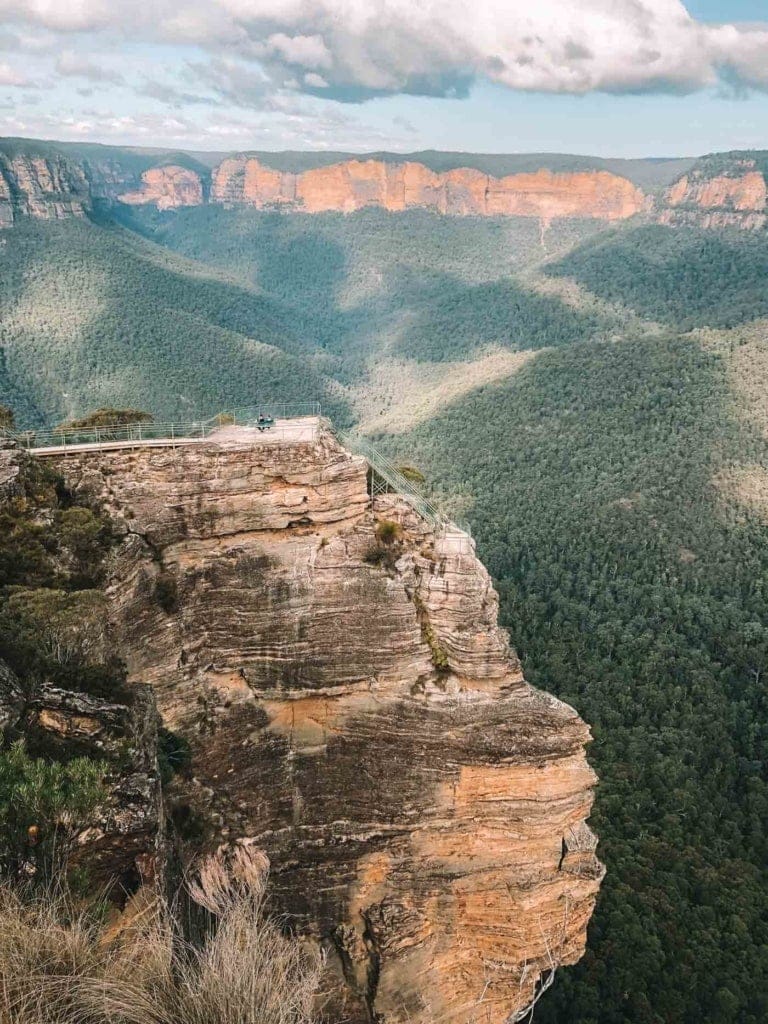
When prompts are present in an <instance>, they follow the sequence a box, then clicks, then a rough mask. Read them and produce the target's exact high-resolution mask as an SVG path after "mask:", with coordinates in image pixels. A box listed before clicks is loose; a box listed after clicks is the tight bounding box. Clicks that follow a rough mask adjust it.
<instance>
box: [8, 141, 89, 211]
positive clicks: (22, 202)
mask: <svg viewBox="0 0 768 1024" xmlns="http://www.w3.org/2000/svg"><path fill="white" fill-rule="evenodd" d="M90 207H91V198H90V189H89V184H88V180H87V178H86V176H85V173H84V171H83V169H82V167H81V166H79V165H78V164H77V163H75V162H72V161H69V160H66V159H65V158H64V157H62V156H49V157H42V156H27V155H23V154H19V155H15V156H7V155H5V154H4V153H2V152H0V227H10V226H11V225H12V224H13V223H14V221H15V220H16V219H17V218H18V217H20V216H28V217H35V218H37V219H40V220H59V219H61V218H63V217H83V216H84V215H85V214H86V212H87V211H88V210H89V209H90Z"/></svg>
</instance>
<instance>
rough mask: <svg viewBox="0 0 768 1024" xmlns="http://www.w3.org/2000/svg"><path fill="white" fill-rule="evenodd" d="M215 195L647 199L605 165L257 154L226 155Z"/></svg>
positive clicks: (488, 209)
mask: <svg viewBox="0 0 768 1024" xmlns="http://www.w3.org/2000/svg"><path fill="white" fill-rule="evenodd" d="M211 201H212V202H218V203H247V204H249V205H251V206H255V207H257V208H259V209H263V208H264V207H271V206H280V207H283V208H286V209H298V210H303V211H305V212H307V213H321V212H324V211H329V210H334V211H340V212H344V213H350V212H352V211H354V210H359V209H362V208H363V207H366V206H380V207H383V208H384V209H385V210H392V211H397V210H406V209H409V208H411V207H426V208H431V209H435V210H437V211H438V212H439V213H444V214H450V215H466V214H473V215H475V216H494V215H501V216H519V217H538V218H540V219H541V220H543V221H550V220H552V219H554V218H556V217H597V218H600V219H603V220H621V219H624V218H626V217H631V216H632V215H633V214H636V213H638V212H639V211H640V210H642V209H643V208H644V204H645V197H644V196H643V193H642V192H641V191H640V189H639V188H637V187H636V186H634V185H633V184H632V183H631V182H630V181H628V180H627V179H626V178H622V177H620V176H619V175H616V174H610V173H609V172H607V171H586V172H577V173H570V174H556V173H553V172H552V171H548V170H546V169H542V170H540V171H537V172H536V173H533V174H511V175H508V176H506V177H504V178H494V177H492V176H491V175H488V174H483V173H482V172H481V171H477V170H473V169H471V168H459V169H457V170H452V171H446V172H445V173H436V172H434V171H431V170H430V169H429V168H428V167H425V166H424V165H423V164H419V163H413V162H406V163H385V162H383V161H381V160H365V161H360V160H347V161H345V162H343V163H338V164H332V165H331V166H329V167H318V168H314V169H312V170H308V171H304V172H303V173H301V174H293V173H290V172H283V171H275V170H272V169H270V168H268V167H265V166H264V165H263V164H262V163H260V162H259V160H257V159H256V158H255V157H245V156H240V157H232V158H229V159H227V160H224V161H223V162H222V163H221V164H219V166H218V167H217V168H216V170H215V171H214V173H213V181H212V187H211Z"/></svg>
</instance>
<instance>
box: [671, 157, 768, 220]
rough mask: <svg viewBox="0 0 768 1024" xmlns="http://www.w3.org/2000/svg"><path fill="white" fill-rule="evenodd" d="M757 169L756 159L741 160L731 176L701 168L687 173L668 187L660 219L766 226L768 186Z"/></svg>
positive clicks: (732, 170)
mask: <svg viewBox="0 0 768 1024" xmlns="http://www.w3.org/2000/svg"><path fill="white" fill-rule="evenodd" d="M754 168H755V165H754V161H741V163H740V166H735V167H733V168H732V169H731V171H730V173H729V174H728V175H725V174H720V175H716V176H707V175H706V174H705V173H703V172H702V171H701V170H698V171H697V170H694V171H692V172H691V173H690V174H686V175H684V176H683V177H682V178H680V179H679V180H678V181H676V182H675V183H674V184H673V185H672V186H671V187H670V188H668V189H667V191H666V193H665V195H664V199H663V201H662V203H661V209H660V211H659V221H660V222H661V223H662V224H693V225H697V226H699V227H705V228H709V227H739V228H746V229H754V228H762V227H764V226H765V222H766V212H765V211H766V200H768V189H767V188H766V183H765V178H764V177H763V174H762V173H761V172H760V171H758V170H756V169H754Z"/></svg>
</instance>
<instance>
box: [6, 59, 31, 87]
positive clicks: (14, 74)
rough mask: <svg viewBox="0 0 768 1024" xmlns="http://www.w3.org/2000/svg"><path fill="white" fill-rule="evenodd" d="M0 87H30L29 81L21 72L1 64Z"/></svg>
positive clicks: (8, 65)
mask: <svg viewBox="0 0 768 1024" xmlns="http://www.w3.org/2000/svg"><path fill="white" fill-rule="evenodd" d="M0 85H6V86H7V85H12V86H21V85H26V86H29V85H30V82H29V80H28V79H27V78H26V77H25V76H24V75H22V73H21V72H20V71H17V70H16V69H15V68H12V67H11V65H10V64H6V63H5V62H0Z"/></svg>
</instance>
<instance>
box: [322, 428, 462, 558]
mask: <svg viewBox="0 0 768 1024" xmlns="http://www.w3.org/2000/svg"><path fill="white" fill-rule="evenodd" d="M326 422H327V421H326ZM328 427H329V429H330V431H331V433H332V434H333V436H334V437H335V438H336V439H337V440H338V441H339V442H340V444H342V445H343V446H344V447H345V448H347V449H348V450H349V451H352V452H354V453H355V454H357V455H362V457H363V458H364V459H365V460H366V462H367V463H368V465H369V466H370V468H371V474H372V479H371V493H372V494H384V493H387V492H389V491H394V492H395V493H396V494H399V495H400V496H401V497H402V498H404V499H405V500H406V501H407V502H408V504H409V505H410V506H411V508H412V509H413V510H414V511H415V512H416V513H417V514H418V515H419V516H420V517H421V518H422V519H424V520H425V521H426V522H428V523H429V524H430V526H431V527H432V528H433V530H434V531H435V533H436V534H437V535H438V536H445V535H446V534H456V533H458V534H466V535H467V537H468V538H471V537H472V531H471V529H470V526H469V524H468V523H466V522H464V521H457V520H455V519H451V518H449V517H448V516H447V515H446V514H445V513H444V512H443V511H442V510H441V509H439V508H438V507H437V506H436V505H435V504H434V503H433V502H431V501H430V500H429V499H428V498H426V497H425V495H424V494H423V493H422V491H421V490H420V489H419V488H418V487H416V486H415V485H414V484H413V483H412V482H411V481H410V480H409V479H408V478H407V477H406V476H405V475H404V474H403V473H402V471H401V470H400V469H398V467H397V466H396V465H395V463H394V462H392V460H391V459H389V458H388V457H387V456H386V455H384V454H383V453H382V452H380V451H379V450H378V448H376V446H375V445H373V444H371V442H370V441H369V440H368V439H367V438H365V437H361V436H360V435H359V434H354V433H351V432H350V431H347V430H338V429H336V428H335V427H334V426H333V425H332V424H330V423H328ZM377 478H378V479H377Z"/></svg>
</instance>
